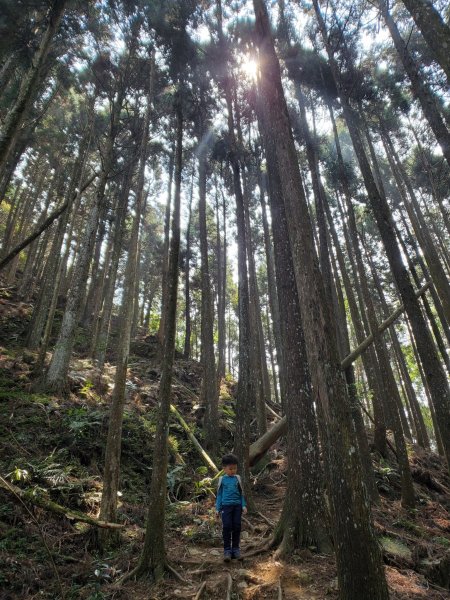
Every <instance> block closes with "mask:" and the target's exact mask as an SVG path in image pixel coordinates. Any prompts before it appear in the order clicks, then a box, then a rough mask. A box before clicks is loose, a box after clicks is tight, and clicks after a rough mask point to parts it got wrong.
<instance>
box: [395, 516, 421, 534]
mask: <svg viewBox="0 0 450 600" xmlns="http://www.w3.org/2000/svg"><path fill="white" fill-rule="evenodd" d="M393 525H395V526H396V527H401V528H402V529H405V530H406V531H410V532H411V533H413V534H414V535H417V536H418V537H423V536H424V535H426V532H425V531H424V530H423V529H422V528H421V527H419V526H418V525H416V524H415V523H412V522H411V521H408V520H407V519H397V520H396V521H394V523H393Z"/></svg>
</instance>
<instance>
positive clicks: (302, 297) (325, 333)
mask: <svg viewBox="0 0 450 600" xmlns="http://www.w3.org/2000/svg"><path fill="white" fill-rule="evenodd" d="M253 6H254V10H255V16H256V31H257V38H258V44H259V48H260V54H261V64H262V65H263V69H262V74H261V86H262V93H263V101H264V103H265V106H264V113H265V114H264V119H265V120H266V123H267V124H268V123H270V127H271V133H272V136H273V140H274V145H275V151H276V156H277V162H278V166H279V169H280V179H281V184H282V185H281V187H282V193H283V198H284V205H285V210H286V218H287V222H288V231H289V239H290V245H291V249H292V255H293V261H294V271H295V280H296V284H297V291H298V295H299V301H300V311H301V318H302V323H303V327H304V331H305V340H306V351H307V354H308V362H309V365H310V368H311V374H312V382H313V386H314V389H315V391H316V393H317V394H318V397H319V399H320V405H321V410H322V412H323V415H324V418H325V422H326V425H327V435H326V444H325V447H324V454H325V457H326V476H327V477H328V478H329V484H330V502H331V509H332V519H333V527H334V539H335V543H336V556H337V564H338V579H339V585H340V594H341V597H342V598H345V599H346V600H357V599H358V600H359V599H360V598H361V594H362V593H364V594H365V596H366V597H367V598H370V599H371V600H375V599H377V600H385V599H387V598H388V590H387V585H386V580H385V577H384V572H383V567H382V562H381V556H380V550H379V548H378V545H377V541H376V539H375V535H374V532H373V529H372V527H371V522H370V511H369V507H368V503H367V500H366V497H365V490H364V486H363V484H362V475H361V464H360V462H359V457H358V454H357V451H356V445H357V444H356V439H355V432H354V429H353V423H352V419H351V407H350V403H349V399H348V396H347V385H346V381H345V378H344V377H343V374H342V371H341V367H340V361H339V354H338V349H337V342H336V334H335V331H336V328H335V323H334V322H333V316H332V314H331V312H330V310H329V307H327V306H326V300H325V290H324V284H323V280H322V277H321V273H320V271H319V268H318V264H317V259H316V256H315V249H314V243H313V234H312V227H311V223H310V219H309V214H308V207H307V202H306V198H305V195H304V191H303V185H302V181H301V177H300V172H299V168H298V163H297V155H296V150H295V145H294V140H293V136H292V130H291V127H290V122H289V115H288V111H287V105H286V100H285V97H284V92H283V87H282V84H281V74H280V66H279V63H278V58H277V56H276V54H275V49H274V45H273V39H272V35H271V28H270V23H269V18H268V15H267V11H266V7H265V4H264V2H263V0H253ZM275 251H277V249H275Z"/></svg>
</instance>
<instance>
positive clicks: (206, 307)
mask: <svg viewBox="0 0 450 600" xmlns="http://www.w3.org/2000/svg"><path fill="white" fill-rule="evenodd" d="M201 92H202V96H201V99H202V102H203V103H202V105H201V108H200V110H201V112H200V115H199V133H198V142H199V156H198V219H199V229H200V261H201V266H200V276H201V286H202V288H201V294H202V300H201V302H202V304H201V334H200V335H201V364H202V367H203V378H202V387H201V392H200V398H201V402H202V404H203V406H204V407H205V409H206V410H205V419H204V424H205V442H206V447H207V448H208V449H209V450H211V452H213V453H215V452H216V451H217V449H218V442H219V440H218V436H219V430H220V429H219V394H218V389H217V377H216V365H215V356H214V307H213V300H212V294H211V278H210V275H209V258H208V230H207V223H206V183H207V158H208V156H207V153H208V147H207V145H206V144H205V143H204V136H205V135H206V132H207V130H208V126H209V124H208V122H207V120H206V114H205V113H206V110H205V109H206V107H205V106H204V102H205V96H204V94H205V91H204V90H203V89H202V90H201ZM219 243H220V241H219ZM218 260H219V261H220V256H219V258H218Z"/></svg>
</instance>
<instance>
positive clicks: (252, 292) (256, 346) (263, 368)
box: [243, 172, 270, 436]
mask: <svg viewBox="0 0 450 600" xmlns="http://www.w3.org/2000/svg"><path fill="white" fill-rule="evenodd" d="M243 179H244V199H245V201H244V218H245V233H246V236H247V264H248V278H249V282H248V283H249V309H250V345H251V351H250V370H251V375H252V378H253V387H254V390H255V397H256V398H255V399H256V422H257V424H258V433H259V435H260V436H261V435H263V434H264V433H265V431H266V430H267V414H266V400H268V401H270V388H269V385H268V384H269V376H268V373H267V361H266V351H265V346H264V339H262V323H261V305H260V302H259V290H258V282H257V280H256V265H255V255H254V248H253V239H252V231H251V225H250V214H249V199H250V194H249V189H248V178H247V174H246V173H245V172H244V173H243ZM268 388H269V389H268ZM268 394H269V395H268Z"/></svg>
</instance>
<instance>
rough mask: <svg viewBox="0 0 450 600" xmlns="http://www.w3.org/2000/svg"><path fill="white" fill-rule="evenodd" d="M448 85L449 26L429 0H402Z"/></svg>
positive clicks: (449, 82) (449, 67) (449, 57)
mask: <svg viewBox="0 0 450 600" xmlns="http://www.w3.org/2000/svg"><path fill="white" fill-rule="evenodd" d="M403 4H404V5H405V6H406V8H407V9H408V10H409V12H410V13H411V16H412V18H413V19H414V21H415V23H416V25H417V27H418V28H419V30H420V33H421V34H422V35H423V37H424V39H425V41H426V43H427V44H428V46H429V48H430V50H431V52H432V53H433V56H434V59H435V60H436V62H437V63H439V64H440V65H441V67H442V69H443V71H445V74H446V75H447V80H448V84H449V85H450V27H449V26H448V25H447V24H446V23H445V22H444V20H443V18H442V17H441V15H440V14H439V12H438V11H437V9H436V8H435V7H434V6H433V3H432V2H431V0H403Z"/></svg>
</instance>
